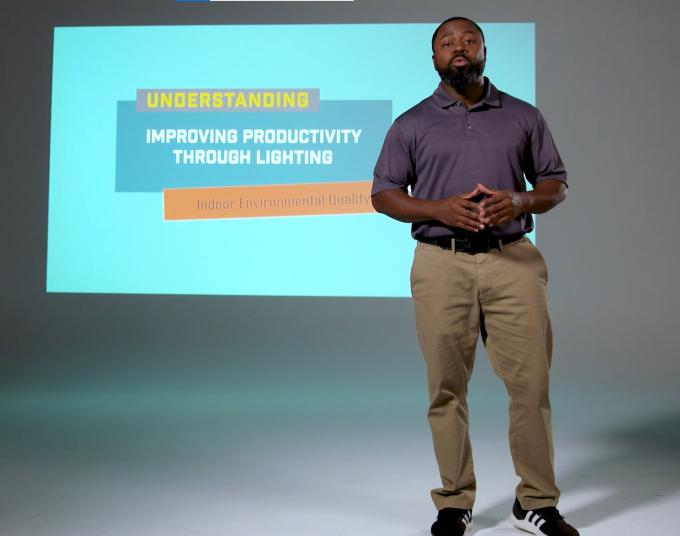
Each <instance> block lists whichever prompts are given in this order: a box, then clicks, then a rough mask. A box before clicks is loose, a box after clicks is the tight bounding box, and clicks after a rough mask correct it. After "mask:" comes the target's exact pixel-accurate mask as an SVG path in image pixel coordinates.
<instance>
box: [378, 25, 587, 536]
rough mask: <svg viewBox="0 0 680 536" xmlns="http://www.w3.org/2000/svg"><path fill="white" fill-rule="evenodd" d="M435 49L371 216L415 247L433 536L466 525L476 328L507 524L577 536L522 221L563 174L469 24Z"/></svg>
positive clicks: (544, 130) (542, 298) (394, 141)
mask: <svg viewBox="0 0 680 536" xmlns="http://www.w3.org/2000/svg"><path fill="white" fill-rule="evenodd" d="M432 52H433V56H432V60H433V63H434V68H435V70H436V71H437V72H438V73H439V76H440V78H441V83H440V84H439V86H438V88H437V89H436V90H435V92H434V94H433V95H432V96H431V97H428V98H426V99H425V100H423V101H422V102H420V103H419V104H418V105H416V106H414V107H413V108H411V109H410V110H408V111H407V112H405V113H404V114H402V115H401V116H400V117H398V118H397V119H396V120H395V122H394V124H393V125H392V127H391V128H390V130H389V132H388V133H387V136H386V138H385V143H384V145H383V148H382V151H381V153H380V156H379V158H378V162H377V164H376V167H375V172H374V180H373V189H372V201H373V206H374V207H375V209H376V210H377V211H378V212H382V213H384V214H387V215H388V216H390V217H392V218H395V219H397V220H399V221H404V222H410V223H412V224H413V225H412V235H413V237H414V238H415V239H416V240H418V244H417V247H416V251H415V256H414V261H413V267H412V270H411V291H412V294H413V301H414V306H415V317H416V330H417V333H418V341H419V343H420V347H421V349H422V352H423V356H424V358H425V362H426V365H427V377H428V387H429V395H430V405H429V409H428V420H429V423H430V428H431V431H432V438H433V443H434V450H435V456H436V458H437V463H438V465H439V471H440V475H441V480H442V487H440V488H435V489H433V490H432V492H431V496H432V499H433V501H434V504H435V506H436V507H437V509H438V511H439V513H438V515H437V520H436V521H435V522H434V524H433V525H432V534H433V535H435V536H458V535H462V534H464V533H465V532H466V531H467V530H468V529H469V528H470V526H471V516H472V506H473V503H474V500H475V491H476V483H475V476H474V472H473V465H472V452H471V447H470V440H469V436H468V410H467V404H466V394H467V383H468V381H469V379H470V375H471V373H472V367H473V359H474V352H475V346H476V343H477V339H478V336H479V333H480V332H481V335H482V340H483V342H484V344H485V346H486V348H487V351H488V354H489V357H490V359H491V362H492V365H493V368H494V370H495V372H496V374H497V375H498V376H499V377H500V378H501V379H502V380H503V382H504V383H505V385H506V388H507V391H508V393H509V395H510V405H509V419H510V428H509V440H510V449H511V454H512V459H513V463H514V466H515V472H516V473H517V475H518V476H519V477H520V479H521V480H520V483H519V485H518V486H517V488H516V490H515V493H516V499H515V503H514V505H513V508H512V515H511V517H510V519H511V521H512V523H513V524H514V525H515V526H516V527H518V528H520V529H523V530H525V531H528V532H532V533H534V534H547V535H549V536H558V535H559V536H562V535H565V536H578V532H577V531H576V529H574V528H573V527H572V526H570V525H569V524H567V523H566V521H565V520H564V518H563V517H562V516H561V515H560V514H559V511H558V510H557V508H556V505H557V500H558V498H559V490H558V488H557V486H556V484H555V475H554V468H553V446H552V431H551V421H550V401H549V396H548V370H549V367H550V361H551V355H552V334H551V326H550V318H549V316H548V309H547V303H546V286H547V279H548V276H547V268H546V265H545V262H544V260H543V257H542V256H541V254H540V253H539V251H538V250H537V249H536V247H535V246H534V245H533V244H532V243H531V242H530V241H529V240H528V239H527V238H526V237H525V236H524V235H525V234H526V233H527V232H529V231H531V230H532V229H533V220H532V216H531V214H532V213H544V212H546V211H548V210H550V209H551V208H553V207H554V206H555V205H557V204H558V203H560V202H561V201H563V200H564V198H565V196H566V182H567V176H566V172H565V169H564V165H563V164H562V160H561V158H560V156H559V154H558V152H557V149H556V147H555V144H554V142H553V139H552V136H551V134H550V131H549V130H548V127H547V125H546V123H545V121H544V119H543V117H542V115H541V114H540V112H539V111H538V110H537V109H536V108H535V107H533V106H531V105H530V104H528V103H526V102H523V101H521V100H519V99H516V98H514V97H512V96H510V95H508V94H506V93H503V92H502V91H499V90H497V89H496V88H495V87H494V86H493V84H491V82H490V81H489V79H488V78H486V77H484V76H483V74H482V73H483V71H484V64H485V61H486V46H485V45H484V34H483V32H482V30H481V28H480V27H479V26H477V24H475V23H474V22H473V21H471V20H469V19H466V18H462V17H453V18H451V19H448V20H446V21H444V22H443V23H442V24H441V25H440V26H439V27H438V28H437V29H436V30H435V32H434V35H433V37H432ZM525 176H526V178H527V179H528V180H529V182H530V183H531V184H532V186H533V187H534V188H533V190H532V191H531V192H527V191H526V188H525V181H524V177H525ZM409 188H410V190H411V195H409Z"/></svg>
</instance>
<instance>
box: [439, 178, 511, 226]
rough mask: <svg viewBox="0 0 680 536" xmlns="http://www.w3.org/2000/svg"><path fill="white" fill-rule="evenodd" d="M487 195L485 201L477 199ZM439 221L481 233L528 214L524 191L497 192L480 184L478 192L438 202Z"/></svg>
mask: <svg viewBox="0 0 680 536" xmlns="http://www.w3.org/2000/svg"><path fill="white" fill-rule="evenodd" d="M479 195H485V196H487V197H485V198H484V199H483V200H482V201H481V202H479V203H476V202H474V201H472V199H473V198H475V197H477V196H479ZM436 204H437V205H436V210H435V218H436V219H437V220H438V221H440V222H442V223H444V224H445V225H448V226H450V227H459V228H461V229H465V230H467V231H473V232H478V231H480V230H484V229H486V228H488V227H495V226H497V225H501V224H503V223H505V222H507V221H510V220H512V219H515V218H516V217H517V216H519V215H520V214H521V213H522V212H524V197H523V196H522V192H513V191H509V190H494V189H493V188H488V187H487V186H484V185H483V184H478V185H477V186H476V187H475V189H474V190H472V191H471V192H467V193H464V194H460V195H455V196H452V197H447V198H446V199H441V200H439V201H436Z"/></svg>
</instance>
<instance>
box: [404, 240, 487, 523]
mask: <svg viewBox="0 0 680 536" xmlns="http://www.w3.org/2000/svg"><path fill="white" fill-rule="evenodd" d="M476 270H477V268H476V265H475V261H474V257H473V256H472V255H468V254H465V253H457V254H456V253H455V252H452V251H447V250H443V249H441V248H439V247H437V246H432V245H428V244H422V243H419V244H418V246H417V247H416V252H415V256H414V260H413V267H412V269H411V291H412V294H413V302H414V307H415V317H416V331H417V333H418V342H419V344H420V347H421V350H422V353H423V357H424V359H425V363H426V366H427V382H428V390H429V398H430V404H429V408H428V412H427V415H428V421H429V424H430V430H431V432H432V440H433V445H434V452H435V457H436V459H437V463H438V465H439V473H440V476H441V481H442V487H440V488H435V489H433V490H432V491H431V496H432V500H433V502H434V504H435V506H436V508H437V509H438V510H441V509H442V508H445V507H453V508H464V509H467V508H472V505H473V503H474V500H475V492H476V481H475V475H474V469H473V464H472V450H471V446H470V438H469V434H468V407H467V401H466V396H467V384H468V381H469V379H470V376H471V374H472V368H473V363H474V353H475V347H476V343H477V338H478V336H479V301H478V299H477V297H478V286H477V272H476Z"/></svg>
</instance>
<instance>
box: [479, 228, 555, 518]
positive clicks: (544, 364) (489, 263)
mask: <svg viewBox="0 0 680 536" xmlns="http://www.w3.org/2000/svg"><path fill="white" fill-rule="evenodd" d="M480 259H482V260H481V261H480V264H479V268H480V305H481V310H482V322H483V328H482V331H483V340H484V343H485V345H486V349H487V352H488V354H489V357H490V359H491V363H492V366H493V368H494V371H495V372H496V374H497V375H498V376H499V377H500V378H501V380H502V381H503V382H504V383H505V386H506V388H507V391H508V394H509V395H510V403H509V408H508V409H509V421H510V423H509V424H510V425H509V440H510V450H511V454H512V460H513V463H514V466H515V472H516V473H517V475H518V476H519V477H520V483H519V485H518V486H517V489H516V494H517V498H518V499H519V501H520V503H521V504H522V507H523V508H525V509H534V508H541V507H544V506H554V505H556V504H557V500H558V498H559V493H560V492H559V489H558V488H557V486H556V483H555V474H554V462H553V443H552V425H551V409H550V400H549V369H550V362H551V359H552V330H551V325H550V317H549V315H548V305H547V282H548V274H547V268H546V265H545V261H544V260H543V257H542V256H541V254H540V252H539V251H538V249H537V248H536V247H535V246H534V245H533V244H532V243H531V241H529V240H528V239H527V238H524V239H521V240H520V241H518V242H513V243H511V244H508V245H506V246H504V248H503V250H502V251H500V252H499V251H496V250H494V251H492V252H490V253H488V254H485V255H484V256H483V257H480Z"/></svg>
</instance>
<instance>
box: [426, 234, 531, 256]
mask: <svg viewBox="0 0 680 536" xmlns="http://www.w3.org/2000/svg"><path fill="white" fill-rule="evenodd" d="M523 236H524V234H523V233H520V234H515V235H508V236H495V235H492V234H490V233H479V234H474V235H473V234H466V235H463V236H455V237H451V238H419V239H418V242H424V243H425V244H432V245H433V246H439V247H440V248H442V249H455V251H464V252H465V253H470V254H475V253H487V252H488V251H489V250H490V249H494V248H495V249H499V250H500V249H501V247H502V246H503V245H504V244H509V243H511V242H515V241H517V240H519V239H520V238H522V237H523Z"/></svg>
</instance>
